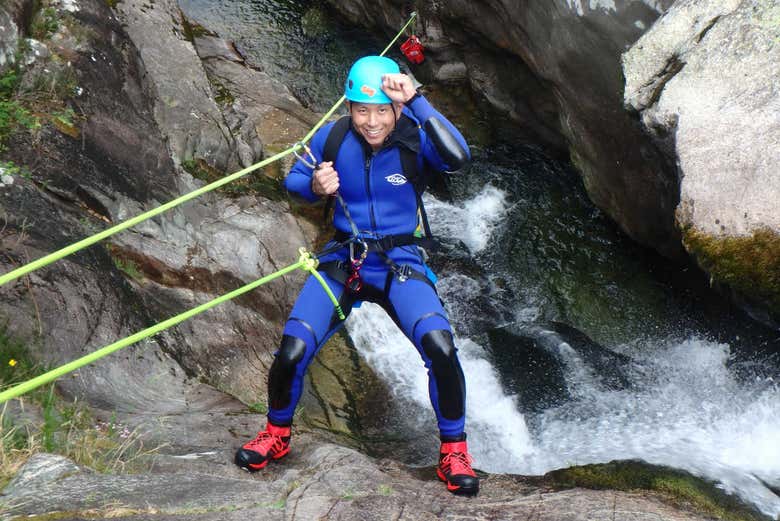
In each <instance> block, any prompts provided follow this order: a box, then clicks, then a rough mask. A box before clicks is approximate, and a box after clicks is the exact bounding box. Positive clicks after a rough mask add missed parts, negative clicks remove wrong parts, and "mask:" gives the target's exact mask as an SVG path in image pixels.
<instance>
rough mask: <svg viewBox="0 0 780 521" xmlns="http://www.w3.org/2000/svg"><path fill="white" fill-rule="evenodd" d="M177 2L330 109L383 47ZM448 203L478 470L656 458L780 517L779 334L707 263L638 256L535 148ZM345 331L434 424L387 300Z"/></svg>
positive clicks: (500, 153)
mask: <svg viewBox="0 0 780 521" xmlns="http://www.w3.org/2000/svg"><path fill="white" fill-rule="evenodd" d="M180 3H181V5H182V8H183V9H184V10H185V12H186V13H187V14H188V15H189V16H191V17H192V18H194V19H195V20H197V21H200V22H201V23H202V24H203V25H205V26H207V27H208V28H209V29H212V30H214V31H216V32H218V33H219V34H220V35H221V36H223V37H225V38H228V39H232V40H234V41H235V42H236V44H237V47H238V48H239V49H240V50H241V51H242V52H243V53H245V54H246V55H247V57H248V58H249V60H250V61H251V62H253V63H254V64H256V65H260V66H262V67H263V68H264V69H265V70H267V71H268V72H269V73H271V74H273V75H274V76H275V77H277V78H279V79H282V80H283V81H284V82H285V83H287V84H288V85H289V86H290V88H291V90H292V91H293V92H294V93H295V94H296V96H298V97H299V98H300V99H301V100H302V101H303V102H304V103H306V104H307V105H309V106H311V107H312V108H313V109H315V110H319V111H323V110H325V109H327V108H328V107H329V106H330V104H331V103H332V100H335V99H337V98H338V96H339V95H340V85H341V82H342V81H343V76H344V75H345V73H346V69H347V67H348V65H349V64H350V63H351V62H352V61H353V60H354V59H355V58H356V57H358V56H360V55H362V54H367V53H371V52H377V51H378V50H379V49H381V48H382V45H383V42H378V41H376V40H369V39H366V38H365V36H364V35H363V34H362V33H360V32H356V31H353V30H349V29H348V28H346V27H343V26H340V25H339V24H338V23H337V22H335V21H334V20H332V19H331V18H329V17H328V16H327V15H326V14H324V12H323V11H322V10H321V9H319V8H317V7H316V5H315V6H313V4H311V3H310V2H304V1H303V0H287V1H279V0H275V1H271V0H262V1H250V0H220V1H210V0H209V1H206V0H180ZM333 71H341V72H340V73H339V74H334V73H333ZM446 193H447V196H446V197H444V196H440V197H439V198H436V197H434V196H431V195H426V207H427V208H428V212H429V216H430V220H431V225H432V227H433V231H434V234H435V235H437V237H438V238H440V239H441V240H442V242H443V248H442V251H441V252H440V253H438V254H436V255H434V256H433V257H432V259H431V265H432V266H433V267H434V269H435V270H436V271H437V273H439V275H440V281H439V290H440V294H441V296H442V299H443V300H444V302H445V304H446V306H447V309H448V312H449V313H450V317H451V319H452V322H453V326H454V328H455V333H456V337H457V343H458V348H459V353H460V357H461V362H462V364H463V366H464V371H465V373H466V377H467V383H468V403H467V407H468V413H467V428H468V432H469V440H470V447H471V448H472V449H473V452H474V456H475V459H476V462H477V466H478V467H479V468H482V469H484V470H487V471H494V472H512V473H519V474H541V473H544V472H546V471H548V470H551V469H555V468H560V467H566V466H569V465H572V464H584V463H596V462H606V461H611V460H618V459H642V460H645V461H647V462H649V463H654V464H661V465H668V466H672V467H675V468H681V469H684V470H688V471H690V472H692V473H694V474H696V475H699V476H702V477H705V478H707V479H711V480H714V481H717V482H719V483H720V484H721V485H722V487H723V488H724V489H725V490H727V491H730V492H735V493H737V494H739V495H740V496H741V497H742V498H744V499H745V500H746V501H748V502H750V503H752V504H754V505H756V506H757V507H758V508H759V509H761V510H762V511H763V512H765V513H767V514H769V515H771V516H773V517H775V516H780V497H778V496H777V495H776V494H775V493H774V492H772V490H771V488H774V489H775V490H777V489H778V488H780V387H778V385H779V382H780V370H779V369H778V368H779V367H780V361H778V358H777V352H778V347H780V333H778V332H775V331H768V330H766V329H764V328H762V327H761V326H759V325H757V324H755V323H753V322H751V321H750V320H749V319H748V318H746V317H745V316H743V315H742V314H741V313H739V312H738V311H735V310H733V309H731V308H730V307H729V306H728V304H727V303H725V302H724V299H723V298H722V297H720V296H718V295H717V294H714V293H713V292H711V291H710V290H709V288H708V287H707V286H706V281H704V280H703V279H702V277H701V275H700V274H698V272H697V271H696V270H695V269H693V268H682V267H679V266H672V265H670V264H668V263H666V262H665V261H663V260H662V259H660V258H659V257H657V256H656V255H654V254H652V253H651V252H648V251H646V250H644V249H642V248H640V247H638V246H636V245H634V244H632V243H631V242H630V241H629V240H627V239H626V238H625V237H624V236H622V235H621V234H620V233H619V232H618V231H616V229H615V227H614V226H613V225H612V224H611V223H610V222H609V221H608V220H607V219H606V218H605V217H604V216H603V215H602V214H601V213H600V212H599V211H598V210H597V209H595V208H594V207H593V206H592V205H591V204H590V203H589V202H588V200H587V197H586V196H585V195H584V190H583V188H582V186H581V182H580V181H579V179H578V178H577V176H576V174H574V173H573V172H572V171H571V170H570V168H569V167H568V166H567V165H562V164H559V163H556V162H554V161H550V160H548V159H546V158H544V157H543V156H541V155H540V154H538V153H536V152H534V151H533V150H530V149H525V148H518V147H514V148H501V147H496V148H495V149H493V150H476V151H475V161H474V164H473V166H472V168H471V170H470V171H469V172H468V173H467V174H464V175H461V176H459V177H456V178H453V179H452V181H451V184H450V186H449V190H448V191H447V192H446ZM440 195H441V194H440ZM347 327H348V329H349V331H350V334H351V335H352V337H353V339H354V340H355V343H356V345H357V346H358V348H359V350H360V351H361V353H362V354H363V355H364V356H365V358H366V359H367V360H368V362H369V363H370V364H371V365H372V367H374V369H375V370H376V371H377V372H378V373H379V374H380V375H382V377H383V378H384V379H385V380H386V381H387V383H388V387H389V388H390V389H392V390H393V391H392V392H393V393H394V400H395V401H396V402H398V403H399V404H401V406H402V408H403V409H404V410H405V412H406V415H407V416H411V417H413V418H414V419H416V420H417V422H418V424H419V426H420V428H421V429H423V430H424V429H428V430H430V429H431V426H432V424H433V421H434V419H433V414H432V412H431V410H430V404H429V402H428V391H427V378H426V374H425V371H424V368H423V366H422V362H421V361H420V360H419V359H418V358H417V355H416V353H415V350H414V348H413V347H412V346H411V344H409V342H408V341H407V340H406V339H405V338H404V337H403V336H402V335H401V334H400V333H399V332H398V331H397V330H396V328H395V326H394V325H393V324H392V322H391V321H390V320H389V319H387V317H385V316H384V313H383V312H382V311H381V310H380V309H379V308H377V307H376V306H372V305H368V304H367V305H364V306H363V307H361V308H360V309H357V310H355V312H354V313H353V315H352V316H351V317H350V319H349V321H348V323H347ZM410 360H412V361H413V364H410ZM415 364H416V366H417V367H414V365H415ZM410 367H411V368H410ZM409 411H412V414H411V415H410V414H409ZM407 419H408V418H407ZM421 463H430V462H429V461H425V462H421ZM770 487H771V488H770Z"/></svg>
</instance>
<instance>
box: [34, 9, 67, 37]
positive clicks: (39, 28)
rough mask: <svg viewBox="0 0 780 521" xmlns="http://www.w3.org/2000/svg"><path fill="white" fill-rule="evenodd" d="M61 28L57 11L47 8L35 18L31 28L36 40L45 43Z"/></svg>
mask: <svg viewBox="0 0 780 521" xmlns="http://www.w3.org/2000/svg"><path fill="white" fill-rule="evenodd" d="M59 28H60V24H59V20H58V17H57V10H56V9H54V8H53V7H46V8H44V9H41V10H40V11H39V12H38V14H37V15H36V16H35V19H34V20H33V22H32V25H31V26H30V33H31V35H32V37H33V38H35V39H36V40H40V41H43V40H48V39H49V38H51V37H52V35H53V34H54V33H56V32H57V29H59Z"/></svg>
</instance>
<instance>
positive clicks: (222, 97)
mask: <svg viewBox="0 0 780 521" xmlns="http://www.w3.org/2000/svg"><path fill="white" fill-rule="evenodd" d="M209 83H211V87H212V89H214V101H216V102H217V103H219V104H220V105H232V104H233V102H234V101H236V98H235V97H234V96H233V93H232V92H230V89H228V88H227V87H225V85H224V84H223V83H222V82H220V81H219V80H217V79H216V78H212V77H209Z"/></svg>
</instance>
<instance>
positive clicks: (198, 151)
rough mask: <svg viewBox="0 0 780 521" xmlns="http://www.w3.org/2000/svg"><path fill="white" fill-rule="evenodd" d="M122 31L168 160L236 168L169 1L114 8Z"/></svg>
mask: <svg viewBox="0 0 780 521" xmlns="http://www.w3.org/2000/svg"><path fill="white" fill-rule="evenodd" d="M117 9H118V12H119V13H120V16H121V20H122V22H123V24H124V25H125V30H126V31H127V34H128V35H129V37H130V39H131V40H132V41H133V43H134V45H135V48H136V49H137V50H138V53H139V56H140V59H141V62H142V63H143V67H144V69H145V71H146V72H147V73H148V75H147V76H146V81H147V86H148V88H149V89H150V91H151V92H152V99H153V100H154V117H155V120H156V121H157V124H158V125H159V128H160V130H161V131H162V133H163V135H164V136H165V138H166V142H167V145H168V147H169V149H170V153H171V155H172V156H173V158H174V160H177V161H184V160H189V159H192V158H194V157H197V158H201V159H203V160H205V161H206V162H208V163H209V164H210V165H212V166H213V167H215V168H218V169H220V170H233V169H236V167H237V166H238V165H239V163H238V161H237V157H236V154H235V145H234V140H235V137H234V136H231V134H230V132H229V131H228V129H227V128H226V127H227V126H226V124H225V122H224V120H223V117H222V113H221V112H220V110H219V108H218V107H217V104H216V102H215V101H214V96H213V94H212V91H211V85H210V84H209V81H208V78H207V77H206V74H205V72H204V71H203V67H202V66H201V64H200V59H199V58H198V55H197V54H196V53H195V49H194V47H193V46H192V43H191V42H189V41H187V39H186V36H185V31H184V27H183V25H182V21H181V12H180V10H179V8H178V5H177V4H176V2H175V1H174V0H158V1H155V2H149V3H146V2H143V1H141V0H128V1H125V2H119V3H118V4H117Z"/></svg>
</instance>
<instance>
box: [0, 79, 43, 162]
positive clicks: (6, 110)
mask: <svg viewBox="0 0 780 521" xmlns="http://www.w3.org/2000/svg"><path fill="white" fill-rule="evenodd" d="M20 80H21V77H20V75H19V72H18V70H15V69H13V68H11V69H9V70H8V71H6V72H5V73H4V74H3V75H2V76H0V152H2V151H4V150H5V142H6V140H7V139H8V138H9V137H10V136H11V134H13V133H14V132H15V131H16V130H17V129H18V128H19V127H24V128H27V129H35V128H37V127H39V126H40V123H39V121H38V118H36V117H35V116H33V115H32V113H31V112H30V111H29V110H28V109H27V108H26V107H24V106H23V105H22V104H21V103H20V102H19V100H18V99H17V90H18V88H19V83H20Z"/></svg>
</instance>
